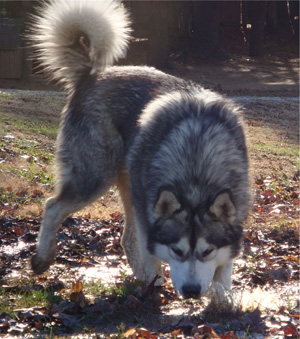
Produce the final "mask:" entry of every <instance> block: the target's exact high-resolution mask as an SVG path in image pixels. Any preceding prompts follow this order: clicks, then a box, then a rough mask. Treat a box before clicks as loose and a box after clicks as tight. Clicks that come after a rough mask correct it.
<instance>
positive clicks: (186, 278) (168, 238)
mask: <svg viewBox="0 0 300 339" xmlns="http://www.w3.org/2000/svg"><path fill="white" fill-rule="evenodd" d="M235 219H236V209H235V206H234V204H233V202H232V199H231V194H230V191H222V192H219V193H218V194H217V195H216V196H215V197H213V199H212V200H211V202H208V203H207V204H206V206H203V205H202V206H200V205H199V207H198V208H196V209H190V208H189V207H188V206H185V205H184V203H181V202H180V201H179V199H178V198H177V197H176V195H175V194H174V193H173V192H172V191H171V190H161V192H160V193H159V196H158V199H157V202H156V204H155V207H154V224H153V225H152V227H151V228H150V233H149V250H150V252H151V253H152V254H153V255H155V256H156V257H158V258H160V259H161V260H163V261H166V262H167V263H168V264H169V265H170V273H171V278H172V281H173V284H174V287H175V289H176V290H177V291H178V292H179V293H180V294H181V295H183V297H185V298H197V297H199V296H201V295H202V294H203V293H204V292H205V291H206V290H207V288H208V286H209V285H210V283H211V281H212V280H213V278H214V275H215V273H216V269H217V268H218V267H220V266H223V265H226V264H228V263H229V262H231V260H232V259H233V258H234V257H235V256H237V254H238V253H239V249H240V244H241V238H242V227H241V226H235V225H234V222H235ZM226 274H228V272H227V273H226ZM220 278H221V280H222V277H219V280H220ZM226 279H227V280H228V277H224V280H226Z"/></svg>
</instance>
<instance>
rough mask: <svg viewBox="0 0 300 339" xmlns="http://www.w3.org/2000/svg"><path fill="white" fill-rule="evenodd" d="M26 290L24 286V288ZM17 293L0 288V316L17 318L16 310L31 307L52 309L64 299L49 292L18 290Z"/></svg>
mask: <svg viewBox="0 0 300 339" xmlns="http://www.w3.org/2000/svg"><path fill="white" fill-rule="evenodd" d="M23 289H24V286H23ZM16 291H17V292H13V291H12V292H9V293H8V292H7V291H6V290H5V289H3V288H2V287H0V314H1V313H2V312H6V313H8V314H9V315H10V316H11V317H13V318H16V317H17V316H16V313H15V312H16V310H18V309H22V308H31V307H35V308H37V307H44V306H45V307H51V306H52V305H54V304H55V303H58V302H60V301H61V300H62V298H61V297H60V296H58V295H55V294H54V293H53V292H48V291H47V290H29V291H28V292H25V293H23V292H21V291H20V290H19V289H18V288H16Z"/></svg>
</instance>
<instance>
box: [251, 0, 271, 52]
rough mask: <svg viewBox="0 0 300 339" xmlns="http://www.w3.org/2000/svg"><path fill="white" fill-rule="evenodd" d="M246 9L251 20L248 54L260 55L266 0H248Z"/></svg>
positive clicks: (262, 44) (262, 42) (262, 43)
mask: <svg viewBox="0 0 300 339" xmlns="http://www.w3.org/2000/svg"><path fill="white" fill-rule="evenodd" d="M248 9H249V16H250V22H251V34H250V56H252V57H262V56H263V55H264V51H263V46H264V29H265V19H266V9H267V1H249V2H248Z"/></svg>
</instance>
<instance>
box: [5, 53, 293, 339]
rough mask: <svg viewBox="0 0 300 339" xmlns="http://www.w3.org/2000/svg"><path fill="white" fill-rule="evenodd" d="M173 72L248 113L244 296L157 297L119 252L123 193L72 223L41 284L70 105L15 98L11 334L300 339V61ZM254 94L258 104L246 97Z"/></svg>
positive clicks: (8, 135) (10, 163) (238, 289)
mask: <svg viewBox="0 0 300 339" xmlns="http://www.w3.org/2000/svg"><path fill="white" fill-rule="evenodd" d="M173 72H175V73H176V74H178V75H180V76H183V77H186V78H190V79H193V80H195V81H200V82H202V83H204V84H205V85H206V86H207V87H209V88H213V89H217V90H218V91H220V92H222V93H225V94H227V95H229V96H232V97H234V99H235V100H237V101H238V102H239V103H241V104H242V105H243V107H244V116H245V123H246V128H247V132H248V136H249V146H250V156H251V162H252V173H253V193H254V203H253V211H252V213H251V215H250V217H249V221H248V224H247V234H246V238H245V242H244V250H243V254H242V255H241V257H240V258H239V259H237V260H236V263H235V267H234V275H233V288H234V289H233V290H234V292H233V294H232V295H230V296H227V297H225V298H224V297H223V299H222V300H221V301H219V302H218V295H220V297H222V295H223V294H222V293H221V294H220V293H219V294H218V289H217V287H216V289H215V290H214V294H213V295H214V296H215V299H214V300H215V302H214V304H213V305H210V306H208V304H209V299H205V298H203V299H202V300H201V301H182V300H181V299H180V298H178V297H177V296H176V295H175V293H174V291H173V289H172V286H171V285H170V283H169V282H168V283H167V284H166V285H165V286H164V287H163V288H160V289H156V288H153V287H152V286H142V285H140V284H139V283H137V282H135V281H134V280H132V279H131V278H130V270H129V268H128V267H127V266H126V262H125V258H124V256H123V253H122V249H121V247H120V243H119V239H120V235H121V233H122V224H123V217H122V214H120V213H119V205H118V202H117V198H116V197H115V194H114V192H113V190H112V191H111V192H110V193H109V194H108V195H106V196H105V197H102V198H101V199H100V200H99V201H98V202H97V203H96V204H94V205H93V206H92V207H89V208H87V209H85V210H83V211H81V212H79V213H77V214H76V215H74V216H73V217H72V218H69V219H67V220H66V222H64V224H63V225H62V227H61V228H60V231H59V233H58V255H57V263H56V265H54V266H52V268H51V269H50V270H49V272H47V273H46V274H45V275H43V276H42V277H37V276H34V275H33V274H32V273H31V271H30V269H29V266H28V259H29V258H30V256H31V254H32V252H33V251H34V249H35V242H36V237H37V232H38V229H39V225H40V222H41V217H40V215H41V214H42V213H43V202H44V199H45V198H46V197H47V196H49V195H50V194H51V193H52V191H53V178H52V176H51V173H52V172H51V168H52V164H53V151H54V140H55V134H56V131H57V126H58V121H59V111H60V109H61V107H62V106H63V104H64V102H65V97H64V96H60V95H59V96H57V95H52V94H49V95H44V94H41V93H32V92H31V93H25V94H24V93H19V92H17V93H11V92H5V93H0V129H1V132H0V166H1V167H0V213H1V219H0V334H3V335H6V336H8V337H11V336H13V335H15V336H17V337H25V335H27V337H28V338H30V337H48V338H52V337H53V335H54V334H55V335H58V336H63V335H64V336H70V335H71V333H74V335H76V336H77V337H86V338H91V337H97V336H107V337H108V334H105V333H106V332H107V333H109V334H113V335H114V336H115V337H121V335H122V336H125V337H129V338H142V337H143V338H151V339H155V338H156V337H157V336H159V337H168V338H174V337H181V338H186V337H193V338H195V339H198V338H208V337H221V338H223V339H228V338H237V337H239V338H241V337H249V338H251V337H253V338H265V337H267V336H268V337H276V338H279V337H286V338H296V337H297V326H298V322H299V319H300V312H299V285H298V281H299V241H298V240H299V231H298V223H299V216H298V213H299V165H298V163H299V162H298V157H299V147H298V146H299V129H298V126H299V101H297V100H294V99H291V98H295V97H298V94H299V93H298V83H297V82H298V74H299V69H298V60H296V59H289V61H288V62H287V61H286V60H285V61H282V60H281V59H278V60H274V61H272V62H270V61H268V60H267V61H264V60H261V61H259V62H257V61H254V60H247V58H245V59H240V60H234V59H232V60H231V61H227V62H223V63H218V64H209V67H208V64H201V65H199V64H198V62H196V61H195V62H194V63H191V64H190V66H189V67H185V68H182V67H179V66H178V67H176V70H174V71H173ZM13 86H14V87H20V88H28V87H30V88H47V89H49V88H50V89H53V87H52V86H50V87H49V85H47V86H46V85H44V84H43V83H38V84H36V83H34V84H33V83H31V84H28V83H27V84H26V83H20V82H19V83H12V82H6V83H4V82H1V83H0V87H13ZM245 95H256V96H258V97H253V98H250V99H249V98H247V99H245V98H241V97H240V96H245ZM262 96H264V97H265V96H267V97H274V96H276V97H278V96H280V97H285V99H280V100H278V99H274V98H273V99H270V98H259V97H262ZM29 174H30V175H29ZM165 272H166V275H168V269H167V267H166V268H165ZM108 287H109V288H108ZM256 287H259V288H260V290H256V289H255V288H256ZM251 291H255V292H254V293H252V294H251ZM40 292H41V295H40V294H38V293H40ZM241 293H242V297H241ZM23 297H25V299H26V302H25V301H23V299H22V298H23ZM30 298H31V299H30ZM224 305H225V306H224ZM141 327H145V328H147V330H148V331H151V333H150V332H147V331H144V332H142V331H141V330H140V328H141ZM130 328H131V332H126V330H128V329H130Z"/></svg>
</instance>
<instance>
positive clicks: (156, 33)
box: [143, 1, 172, 68]
mask: <svg viewBox="0 0 300 339" xmlns="http://www.w3.org/2000/svg"><path fill="white" fill-rule="evenodd" d="M143 7H144V13H145V20H147V26H148V32H149V44H148V57H147V63H148V64H149V65H151V66H155V67H157V68H165V67H166V65H167V58H168V29H169V17H170V15H171V13H172V4H171V3H169V2H168V1H144V2H143Z"/></svg>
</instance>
